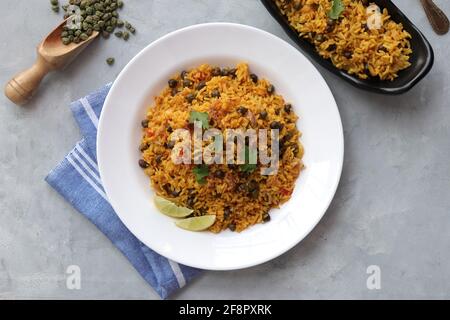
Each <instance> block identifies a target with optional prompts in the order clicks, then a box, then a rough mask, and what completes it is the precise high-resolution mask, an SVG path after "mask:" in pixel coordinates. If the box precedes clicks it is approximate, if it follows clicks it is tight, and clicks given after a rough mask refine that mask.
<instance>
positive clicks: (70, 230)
mask: <svg viewBox="0 0 450 320" xmlns="http://www.w3.org/2000/svg"><path fill="white" fill-rule="evenodd" d="M394 2H395V3H396V4H398V6H399V7H400V8H401V9H402V10H403V11H404V12H405V13H406V14H407V15H408V16H409V17H410V18H411V20H412V21H413V22H414V23H416V24H417V25H418V26H419V28H420V29H421V30H422V31H423V33H424V34H425V35H426V36H427V37H428V39H429V40H430V42H431V44H432V45H433V47H434V49H435V53H436V62H435V66H434V69H433V70H432V71H431V73H430V74H429V75H428V76H427V78H426V79H424V80H423V81H422V82H421V83H420V84H419V85H418V86H417V87H415V88H414V89H413V90H412V91H410V92H409V93H407V94H404V95H402V96H396V97H388V96H381V95H376V94H371V93H367V92H364V91H361V90H358V89H355V88H353V87H351V86H350V85H348V84H346V83H343V82H342V80H340V79H339V78H337V77H335V76H333V75H331V74H330V73H328V72H327V71H325V70H324V69H322V68H320V67H319V70H320V72H321V73H322V74H323V76H324V77H325V79H326V80H327V82H328V84H329V85H330V87H331V89H332V91H333V93H334V95H335V97H336V100H337V102H338V105H339V108H340V112H341V116H342V121H343V125H344V129H345V144H346V155H345V164H344V171H343V175H342V180H341V183H340V187H339V189H338V192H337V194H336V197H335V199H334V201H333V203H332V205H331V207H330V209H329V210H328V212H327V214H326V215H325V217H324V219H323V220H322V221H321V222H320V224H319V225H318V226H317V227H316V228H315V230H314V231H313V232H312V233H311V234H310V235H309V236H308V237H307V239H305V240H304V241H303V242H302V243H301V244H299V245H298V246H296V247H295V248H294V249H292V250H290V251H289V252H288V253H286V254H284V255H283V256H281V257H279V258H278V259H276V260H274V261H271V262H268V263H266V264H263V265H261V266H258V267H254V268H250V269H247V270H241V271H234V272H206V273H205V274H204V275H202V276H201V277H200V278H198V279H197V280H196V281H194V282H193V283H191V284H190V285H189V286H188V287H187V288H185V289H184V290H182V291H181V292H180V293H179V294H177V295H176V296H175V297H174V298H180V299H182V298H192V299H207V298H223V299H233V298H234V299H241V298H251V299H271V298H273V299H278V298H285V299H313V298H327V299H330V298H343V299H349V298H361V299H370V298H373V299H390V298H400V299H403V298H413V299H415V298H438V299H441V298H450V268H449V263H450V232H449V229H450V210H449V209H450V160H449V159H450V103H449V101H450V92H449V91H450V62H449V57H448V55H449V52H450V47H449V46H450V34H449V35H447V36H443V37H439V36H437V35H435V34H434V33H433V31H432V30H431V27H430V25H429V24H428V21H427V20H426V17H425V14H424V12H423V11H422V9H421V7H420V4H419V1H411V0H395V1H394ZM436 3H437V4H439V5H440V6H441V7H442V8H443V9H444V10H445V11H446V12H447V14H450V2H449V1H448V0H436ZM123 16H124V17H126V18H127V19H129V20H130V21H131V22H133V23H134V24H135V25H136V27H137V29H138V35H137V37H133V39H132V40H130V41H129V42H128V43H126V44H124V43H123V42H120V41H119V40H117V39H111V40H109V41H106V42H105V41H99V42H97V43H94V44H93V45H91V46H90V47H89V48H88V49H87V50H86V51H85V52H84V53H83V54H82V55H81V56H80V57H79V59H78V60H77V61H76V62H75V63H73V64H72V65H71V66H70V67H68V68H67V69H66V70H65V71H64V72H59V73H55V74H53V75H51V76H50V77H48V78H46V80H45V81H44V83H43V85H42V88H41V90H40V91H39V93H38V94H37V95H36V97H35V98H34V100H33V101H32V102H31V103H30V104H29V105H28V106H26V107H17V106H15V105H13V104H12V103H10V102H9V101H8V100H7V99H6V98H5V97H4V96H3V95H1V96H0V299H17V298H21V299H31V298H38V299H49V298H56V299H75V298H96V299H105V298H117V299H128V298H142V299H157V298H158V297H157V295H156V294H155V293H154V292H153V291H152V289H151V288H150V287H149V286H148V285H147V284H146V282H144V280H142V279H141V278H140V276H139V275H138V274H137V272H135V270H134V269H133V267H132V266H131V265H130V264H129V263H128V262H127V260H126V259H125V258H124V257H123V256H122V255H121V254H120V253H119V252H118V251H117V250H116V249H115V248H114V247H113V246H112V245H111V243H110V242H109V240H108V239H107V238H106V237H104V236H103V235H102V234H101V233H100V232H98V231H97V229H96V228H95V227H94V226H93V225H91V223H90V222H88V221H87V220H86V219H85V218H83V217H82V216H81V215H80V214H79V213H77V212H76V211H75V210H74V209H72V208H71V207H70V205H69V204H67V203H66V202H65V201H63V199H62V198H60V196H58V195H57V194H56V192H54V191H53V190H52V189H51V188H50V187H49V186H48V185H47V184H46V183H45V182H44V177H45V176H46V174H47V173H48V172H49V171H50V170H51V169H52V168H53V167H54V166H55V165H56V164H57V163H58V162H59V161H60V160H61V159H62V158H63V157H64V155H65V154H66V152H68V151H69V150H70V149H71V148H72V146H73V145H74V143H75V142H76V141H77V140H78V139H79V137H80V136H79V132H78V128H77V126H76V124H75V122H74V120H73V118H72V115H71V112H70V110H69V108H68V104H69V102H70V101H71V100H74V99H76V98H78V97H81V96H83V95H85V94H87V93H89V92H90V91H91V90H93V89H95V88H97V87H100V86H102V85H103V84H104V83H106V82H109V81H112V80H114V78H115V77H116V76H117V74H118V73H119V71H120V70H121V68H122V67H123V66H124V65H125V64H126V63H127V62H128V61H129V60H130V59H131V58H132V57H133V56H134V55H135V54H136V53H137V52H139V51H140V50H141V49H142V48H143V47H145V46H146V45H147V44H149V43H150V42H152V41H153V40H155V39H157V38H159V37H160V36H162V35H164V34H166V33H168V32H170V31H173V30H176V29H178V28H181V27H184V26H188V25H191V24H196V23H201V22H208V21H231V22H238V23H244V24H248V25H252V26H255V27H258V28H261V29H263V30H267V31H269V32H271V33H273V34H275V35H277V36H279V37H281V38H283V39H285V40H288V39H287V36H286V35H285V34H284V33H283V31H282V30H281V28H280V27H279V26H278V25H277V24H276V23H275V21H274V20H273V19H272V18H271V17H270V16H269V14H268V13H267V12H266V11H265V9H264V8H263V6H262V5H261V4H260V3H259V1H257V0H210V1H207V0H171V1H165V0H145V1H144V0H128V1H126V9H125V10H124V11H123ZM0 19H1V20H2V22H3V26H4V27H2V28H0V83H1V84H2V86H3V84H4V83H6V81H7V80H8V79H9V78H10V76H12V75H13V74H14V73H16V72H17V71H19V70H21V69H23V68H25V67H28V66H30V65H31V63H32V62H33V60H34V58H35V52H34V47H35V45H36V44H37V43H38V42H39V41H40V39H41V38H42V37H43V36H44V35H45V34H46V33H47V32H48V31H49V30H50V29H51V28H52V27H53V26H54V25H56V24H57V23H58V21H59V20H60V16H57V15H55V14H54V13H53V12H51V10H49V5H48V1H45V0H19V1H17V0H2V10H1V11H0ZM288 41H289V40H288ZM108 56H115V57H116V64H115V66H114V67H112V68H111V67H108V66H107V65H106V64H105V59H106V57H108ZM69 265H79V266H80V267H81V270H82V288H81V290H68V289H67V288H66V274H65V270H66V268H67V266H69ZM369 265H377V266H379V267H380V268H381V289H380V290H368V289H367V287H366V279H367V276H368V275H367V274H366V268H367V267H368V266H369Z"/></svg>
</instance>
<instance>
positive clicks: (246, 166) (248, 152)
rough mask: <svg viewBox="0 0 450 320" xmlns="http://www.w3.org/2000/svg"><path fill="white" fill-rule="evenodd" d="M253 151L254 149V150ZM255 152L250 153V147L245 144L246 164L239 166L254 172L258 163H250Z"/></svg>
mask: <svg viewBox="0 0 450 320" xmlns="http://www.w3.org/2000/svg"><path fill="white" fill-rule="evenodd" d="M252 152H253V151H252ZM251 155H253V154H250V148H249V147H248V146H245V164H241V166H240V167H239V168H240V170H241V171H242V172H249V173H251V172H253V171H255V169H256V163H253V164H251V163H249V162H250V156H251Z"/></svg>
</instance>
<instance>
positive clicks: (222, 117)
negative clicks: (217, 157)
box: [141, 63, 303, 233]
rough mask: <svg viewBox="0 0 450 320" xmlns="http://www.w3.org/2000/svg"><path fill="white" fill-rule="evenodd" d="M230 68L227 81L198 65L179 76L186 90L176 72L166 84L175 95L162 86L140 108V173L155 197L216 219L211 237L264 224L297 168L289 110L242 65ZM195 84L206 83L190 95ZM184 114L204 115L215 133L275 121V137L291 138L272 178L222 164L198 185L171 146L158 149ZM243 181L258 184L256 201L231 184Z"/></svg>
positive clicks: (298, 153)
mask: <svg viewBox="0 0 450 320" xmlns="http://www.w3.org/2000/svg"><path fill="white" fill-rule="evenodd" d="M216 70H217V69H216ZM234 71H235V72H234V76H222V75H219V76H213V75H212V72H213V67H212V66H210V65H207V64H203V65H201V66H199V67H198V68H195V69H192V70H190V71H188V72H187V73H185V75H184V78H185V79H189V80H191V81H192V82H193V86H191V87H183V85H182V82H183V80H182V79H181V76H180V74H177V75H175V76H174V77H173V79H175V80H177V81H178V85H177V88H176V89H175V91H173V89H171V88H169V87H166V88H165V89H164V90H163V91H162V92H161V93H160V94H159V95H158V96H157V97H155V100H154V104H153V105H152V106H151V107H150V108H149V109H148V112H147V115H146V119H147V120H148V121H149V122H148V128H144V129H143V138H142V141H141V151H143V152H142V159H143V160H145V161H146V162H147V163H148V165H149V166H148V168H146V169H145V173H146V174H147V175H148V176H149V177H150V179H151V185H152V187H153V188H154V190H155V191H156V193H157V194H158V195H160V196H162V197H164V198H166V199H168V200H171V201H173V202H175V203H176V204H178V205H181V206H185V207H191V208H192V209H194V215H195V216H199V215H205V214H211V215H216V222H215V224H214V225H213V226H212V227H211V228H210V231H212V232H216V233H217V232H220V231H222V230H224V229H227V228H230V229H231V230H235V231H242V230H244V229H245V228H247V227H249V226H251V225H253V224H256V223H260V222H262V221H263V220H265V221H267V220H268V219H267V215H268V212H269V210H270V209H271V208H275V207H279V206H280V205H281V204H282V203H284V202H286V201H288V200H289V198H290V197H291V194H292V192H293V190H294V184H295V181H296V179H297V177H298V176H299V174H300V171H301V170H302V168H303V163H302V157H303V147H302V145H301V143H300V142H299V138H300V136H301V133H300V132H299V131H298V130H297V127H296V122H297V119H298V118H297V115H296V114H295V113H294V110H293V109H292V110H291V111H290V112H287V111H285V108H284V106H285V104H286V102H285V101H284V99H283V97H282V96H281V95H278V94H275V93H273V94H270V93H269V92H268V90H267V89H268V87H269V86H270V83H269V82H268V81H267V80H265V79H260V80H258V81H257V82H256V83H255V82H254V81H252V79H251V77H250V72H249V67H248V65H247V64H245V63H240V64H238V65H237V67H236V68H235V70H234ZM201 81H206V86H205V87H204V88H202V89H201V90H199V91H196V89H195V87H196V86H197V85H198V83H200V82H201ZM214 89H218V90H219V91H220V94H221V95H220V97H219V98H217V97H211V92H212V91H213V90H214ZM190 93H196V99H195V100H194V101H192V103H189V102H188V101H187V99H186V96H187V95H189V94H190ZM240 106H245V107H246V108H247V109H248V112H247V114H246V115H245V116H243V115H242V114H240V113H239V112H238V108H239V107H240ZM191 111H200V112H208V114H209V118H210V126H211V127H214V128H217V129H219V130H220V131H222V132H224V130H225V129H237V128H244V129H245V128H254V129H256V130H258V129H261V128H264V129H270V128H269V126H270V123H271V122H272V121H278V122H280V123H282V124H283V128H282V130H280V139H282V138H283V137H284V136H286V135H287V134H288V133H290V135H291V136H292V137H291V139H289V143H288V144H286V146H285V150H284V152H283V153H282V156H280V164H279V170H278V172H277V174H276V175H272V176H262V175H261V174H260V170H259V168H260V164H258V168H257V169H256V170H255V171H253V172H252V173H251V174H250V175H249V176H246V175H245V174H242V172H240V171H239V166H237V168H230V167H229V166H228V165H227V164H213V165H210V166H209V176H208V177H207V178H206V184H204V185H201V184H199V183H198V182H197V181H196V179H195V176H194V174H193V171H192V169H193V167H194V166H195V165H193V164H192V165H185V164H174V163H173V162H172V160H171V158H170V154H171V149H170V148H167V144H166V143H167V141H168V138H169V132H168V131H172V130H176V129H181V128H185V129H186V128H189V124H188V119H189V114H190V112H191ZM262 111H266V112H267V114H268V115H267V119H266V120H263V119H261V117H260V112H262ZM169 127H170V130H168V128H169ZM217 170H221V171H223V172H224V173H225V176H224V177H223V178H216V177H215V172H217ZM249 181H254V182H256V183H257V184H258V185H259V193H258V195H257V196H256V197H255V196H253V197H251V196H250V195H248V194H246V193H245V192H242V189H241V190H239V185H244V186H246V184H248V183H249ZM171 190H174V191H175V194H176V196H174V194H173V193H172V192H171Z"/></svg>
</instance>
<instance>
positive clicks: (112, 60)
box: [106, 58, 115, 66]
mask: <svg viewBox="0 0 450 320" xmlns="http://www.w3.org/2000/svg"><path fill="white" fill-rule="evenodd" d="M114 62H115V59H114V58H108V59H106V63H107V64H108V65H110V66H112V65H113V64H114Z"/></svg>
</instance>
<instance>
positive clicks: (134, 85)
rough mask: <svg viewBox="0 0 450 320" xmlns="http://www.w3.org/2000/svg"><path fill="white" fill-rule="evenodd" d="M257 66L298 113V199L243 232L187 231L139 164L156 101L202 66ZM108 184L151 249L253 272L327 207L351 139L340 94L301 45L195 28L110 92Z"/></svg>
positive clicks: (104, 137) (104, 132)
mask: <svg viewBox="0 0 450 320" xmlns="http://www.w3.org/2000/svg"><path fill="white" fill-rule="evenodd" d="M239 61H246V62H248V63H249V65H250V68H251V70H252V72H254V73H256V74H257V75H258V76H259V77H262V78H267V79H269V80H270V81H271V82H272V83H273V84H274V85H275V87H276V90H277V93H279V94H282V95H283V96H284V97H285V99H286V100H287V101H291V102H292V104H293V106H294V109H295V112H296V113H297V114H298V115H299V116H300V120H299V121H298V128H299V129H300V130H301V131H302V132H303V137H302V143H303V144H304V147H305V157H304V162H305V165H306V170H304V171H303V172H302V173H301V175H300V177H299V179H298V180H297V183H296V187H295V190H294V193H293V195H292V198H291V199H290V201H288V202H287V203H286V204H284V205H283V206H282V207H281V208H280V209H277V210H272V211H271V217H272V220H271V221H270V222H269V223H266V224H260V225H256V226H253V227H251V228H249V229H247V230H245V231H243V232H241V233H234V232H231V231H224V232H222V233H220V234H212V233H209V232H200V233H195V232H189V231H185V230H182V229H179V228H178V227H176V226H175V224H174V220H173V219H172V218H169V217H166V216H164V215H163V214H161V213H159V212H158V210H157V209H156V208H155V207H154V205H153V201H152V197H153V194H154V192H153V191H152V190H151V188H150V187H149V185H150V183H149V178H148V177H147V176H146V175H145V174H144V173H143V171H142V170H141V169H140V168H139V166H138V160H139V158H140V152H139V151H138V146H139V143H140V139H141V127H140V122H141V120H142V119H143V118H144V116H145V114H146V110H147V108H148V106H149V105H151V104H152V103H153V97H154V96H155V95H157V94H158V93H159V92H160V91H161V90H162V89H163V88H164V86H165V85H166V84H167V80H168V79H169V78H170V76H171V75H173V74H174V73H176V72H179V71H181V70H183V69H189V68H191V67H195V66H197V65H199V64H201V63H209V64H212V65H220V66H223V67H225V66H234V65H235V64H236V63H237V62H239ZM97 153H98V161H99V167H100V174H101V178H102V181H103V186H104V188H105V190H106V193H107V195H108V198H109V199H110V201H111V204H112V206H113V208H114V209H115V211H116V212H117V214H118V215H119V217H120V219H121V220H122V221H123V223H124V224H125V225H126V226H127V227H128V229H129V230H130V231H131V232H132V233H133V234H134V235H135V236H136V237H137V238H139V239H140V240H141V241H142V242H143V243H144V244H146V245H147V246H148V247H150V248H151V249H153V250H154V251H156V252H158V253H159V254H161V255H163V256H165V257H167V258H169V259H172V260H174V261H177V262H179V263H183V264H185V265H189V266H193V267H198V268H202V269H211V270H231V269H239V268H245V267H250V266H254V265H257V264H260V263H263V262H265V261H268V260H270V259H273V258H275V257H277V256H279V255H280V254H282V253H284V252H286V251H287V250H289V249H290V248H292V247H293V246H295V245H296V244H297V243H299V242H300V241H301V240H302V239H303V238H304V237H305V236H306V235H307V234H308V233H309V232H310V231H311V230H312V229H313V228H314V226H315V225H316V224H317V223H318V222H319V220H320V219H321V218H322V216H323V214H324V213H325V211H326V210H327V208H328V206H329V204H330V202H331V200H332V198H333V196H334V193H335V191H336V188H337V186H338V183H339V178H340V175H341V170H342V163H343V155H344V141H343V131H342V124H341V119H340V116H339V112H338V109H337V106H336V103H335V100H334V98H333V95H332V93H331V91H330V89H329V88H328V86H327V84H326V83H325V81H324V79H323V78H322V76H321V75H320V74H319V72H318V71H317V70H316V68H315V67H314V66H313V65H312V64H311V63H310V62H309V61H308V60H307V59H306V58H305V57H304V56H303V55H302V54H301V53H300V52H299V51H297V50H296V49H295V48H293V47H292V46H291V45H289V44H288V43H286V42H285V41H283V40H281V39H279V38H277V37H275V36H274V35H272V34H270V33H267V32H265V31H262V30H259V29H256V28H252V27H249V26H244V25H238V24H230V23H211V24H201V25H195V26H191V27H188V28H185V29H181V30H178V31H175V32H173V33H170V34H168V35H166V36H164V37H162V38H161V39H159V40H157V41H155V42H153V43H152V44H150V45H149V46H148V47H146V48H145V49H144V50H142V51H141V52H140V53H139V54H138V55H137V56H136V57H135V58H134V59H133V60H131V62H130V63H129V64H128V65H127V66H126V67H125V69H124V70H123V71H122V72H121V73H120V75H119V77H118V78H117V80H116V81H115V82H114V85H113V86H112V88H111V91H110V92H109V95H108V97H107V99H106V102H105V106H104V108H103V111H102V114H101V118H100V123H99V130H98V147H97Z"/></svg>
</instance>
